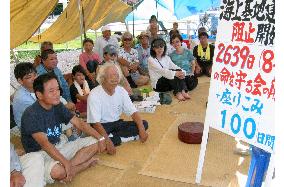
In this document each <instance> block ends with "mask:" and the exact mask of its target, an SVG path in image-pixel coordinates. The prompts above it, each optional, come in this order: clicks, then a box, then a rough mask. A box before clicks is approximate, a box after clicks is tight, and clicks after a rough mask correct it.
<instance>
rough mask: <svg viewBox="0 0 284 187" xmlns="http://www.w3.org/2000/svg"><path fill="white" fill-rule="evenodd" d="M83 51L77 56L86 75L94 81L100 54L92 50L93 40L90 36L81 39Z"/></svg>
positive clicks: (99, 62)
mask: <svg viewBox="0 0 284 187" xmlns="http://www.w3.org/2000/svg"><path fill="white" fill-rule="evenodd" d="M83 48H84V51H85V52H83V53H82V54H81V55H80V56H79V62H80V65H81V66H82V67H83V68H84V70H85V71H86V74H87V77H88V78H89V79H90V80H91V81H92V82H94V83H95V80H96V70H97V67H98V65H99V64H101V62H102V61H101V59H100V56H99V55H98V54H97V53H95V52H93V48H94V42H93V40H92V39H90V38H85V39H84V41H83Z"/></svg>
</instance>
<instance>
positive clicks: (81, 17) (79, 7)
mask: <svg viewBox="0 0 284 187" xmlns="http://www.w3.org/2000/svg"><path fill="white" fill-rule="evenodd" d="M80 1H81V0H77V2H78V11H79V16H80V18H79V20H80V31H81V46H80V48H81V51H82V52H83V47H82V46H83V38H82V35H83V32H84V31H83V16H82V12H81V5H80Z"/></svg>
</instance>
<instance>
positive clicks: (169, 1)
mask: <svg viewBox="0 0 284 187" xmlns="http://www.w3.org/2000/svg"><path fill="white" fill-rule="evenodd" d="M156 2H157V6H158V15H159V16H158V19H159V20H161V19H164V20H166V19H167V18H168V17H170V16H172V17H174V16H175V17H176V18H177V19H178V20H180V19H182V18H185V17H188V16H191V15H196V14H199V13H202V12H205V11H207V10H208V9H214V8H216V7H219V6H220V0H144V1H143V2H142V3H141V4H140V5H139V6H138V7H137V11H134V20H148V19H149V18H150V16H151V15H153V14H154V15H156V13H157V10H156ZM169 6H171V7H169ZM172 6H173V7H172ZM145 7H146V8H145ZM160 15H161V16H160ZM132 20H133V12H131V13H130V14H128V16H127V17H126V19H125V21H132Z"/></svg>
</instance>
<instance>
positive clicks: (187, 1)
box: [174, 0, 220, 20]
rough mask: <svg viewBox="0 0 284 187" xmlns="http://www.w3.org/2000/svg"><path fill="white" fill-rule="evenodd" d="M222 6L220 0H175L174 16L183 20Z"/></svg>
mask: <svg viewBox="0 0 284 187" xmlns="http://www.w3.org/2000/svg"><path fill="white" fill-rule="evenodd" d="M219 6H220V0H174V15H175V16H176V17H177V19H178V20H179V19H182V18H185V17H188V16H191V15H196V14H198V13H202V12H205V11H207V10H208V9H213V8H216V7H219Z"/></svg>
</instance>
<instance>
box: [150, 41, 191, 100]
mask: <svg viewBox="0 0 284 187" xmlns="http://www.w3.org/2000/svg"><path fill="white" fill-rule="evenodd" d="M166 51H167V46H166V42H165V41H164V40H163V39H161V38H158V39H155V40H153V42H152V43H151V49H150V54H151V57H149V59H148V68H149V75H150V78H151V86H152V87H153V89H154V90H155V91H156V92H168V91H171V90H173V94H174V95H175V97H176V98H177V99H178V100H179V101H185V100H186V99H190V96H189V94H188V93H187V92H188V90H187V87H186V82H185V75H186V71H185V70H183V69H181V68H180V67H179V66H177V65H175V64H174V63H173V62H172V60H171V58H170V57H169V56H167V55H166Z"/></svg>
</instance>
